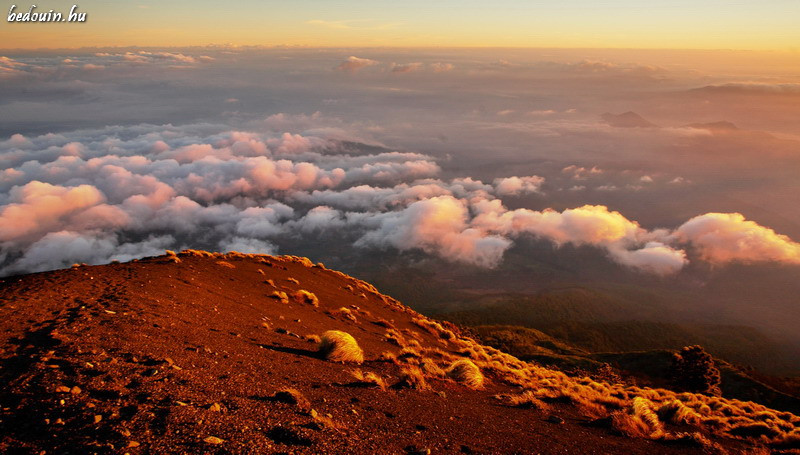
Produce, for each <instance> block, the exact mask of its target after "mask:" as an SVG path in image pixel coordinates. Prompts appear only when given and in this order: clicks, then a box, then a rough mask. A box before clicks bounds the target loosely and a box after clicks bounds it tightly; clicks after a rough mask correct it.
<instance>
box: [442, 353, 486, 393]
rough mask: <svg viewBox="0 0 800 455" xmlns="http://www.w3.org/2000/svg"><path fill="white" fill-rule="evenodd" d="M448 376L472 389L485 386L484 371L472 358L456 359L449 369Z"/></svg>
mask: <svg viewBox="0 0 800 455" xmlns="http://www.w3.org/2000/svg"><path fill="white" fill-rule="evenodd" d="M447 377H448V378H450V379H453V380H455V381H456V382H460V383H461V384H464V385H466V386H467V387H469V388H472V389H480V388H481V387H483V381H484V378H483V373H481V369H480V368H478V366H477V365H475V364H474V363H473V362H472V361H471V360H469V359H461V360H456V361H455V362H453V363H452V364H451V365H450V368H448V369H447Z"/></svg>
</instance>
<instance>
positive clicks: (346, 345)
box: [319, 330, 364, 363]
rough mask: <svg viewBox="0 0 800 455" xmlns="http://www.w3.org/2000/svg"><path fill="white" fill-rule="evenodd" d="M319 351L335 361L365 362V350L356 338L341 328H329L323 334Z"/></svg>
mask: <svg viewBox="0 0 800 455" xmlns="http://www.w3.org/2000/svg"><path fill="white" fill-rule="evenodd" d="M319 353H320V355H322V356H323V357H324V358H326V359H328V360H331V361H334V362H353V363H362V362H364V351H362V350H361V348H360V347H359V346H358V342H356V339H355V338H353V337H352V335H350V334H349V333H347V332H341V331H339V330H328V331H327V332H325V333H323V334H322V337H321V339H320V343H319Z"/></svg>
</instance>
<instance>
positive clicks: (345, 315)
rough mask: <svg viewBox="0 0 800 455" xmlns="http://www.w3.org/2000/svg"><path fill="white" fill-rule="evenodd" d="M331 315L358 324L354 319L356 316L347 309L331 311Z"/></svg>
mask: <svg viewBox="0 0 800 455" xmlns="http://www.w3.org/2000/svg"><path fill="white" fill-rule="evenodd" d="M331 315H333V316H339V317H343V318H345V319H349V320H351V321H353V322H358V319H357V318H356V315H355V314H353V312H352V311H350V309H349V308H345V307H341V308H339V309H338V310H333V311H331Z"/></svg>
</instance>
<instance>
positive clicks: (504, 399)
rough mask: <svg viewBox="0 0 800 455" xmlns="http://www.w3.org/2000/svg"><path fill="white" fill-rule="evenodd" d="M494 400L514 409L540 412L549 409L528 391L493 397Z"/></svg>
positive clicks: (548, 406) (547, 405)
mask: <svg viewBox="0 0 800 455" xmlns="http://www.w3.org/2000/svg"><path fill="white" fill-rule="evenodd" d="M494 398H495V399H496V400H498V401H499V402H500V403H502V404H503V405H505V406H512V407H515V408H529V409H538V410H540V411H547V410H549V409H550V405H549V404H547V403H545V402H544V401H542V400H540V399H539V398H537V397H536V394H535V393H533V392H532V391H530V390H528V391H525V392H523V393H521V394H519V395H509V394H500V395H495V396H494Z"/></svg>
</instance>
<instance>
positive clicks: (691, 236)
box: [674, 213, 800, 264]
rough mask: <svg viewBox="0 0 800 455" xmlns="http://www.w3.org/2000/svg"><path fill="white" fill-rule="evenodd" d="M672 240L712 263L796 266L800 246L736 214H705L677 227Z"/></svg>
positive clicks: (799, 257)
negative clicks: (785, 264) (766, 262)
mask: <svg viewBox="0 0 800 455" xmlns="http://www.w3.org/2000/svg"><path fill="white" fill-rule="evenodd" d="M674 235H675V237H676V238H677V239H678V240H679V241H681V242H685V243H689V244H691V245H692V246H693V247H694V248H695V249H697V250H698V252H699V253H700V255H701V256H702V257H703V259H705V260H707V261H709V262H712V263H719V264H722V263H727V262H745V263H747V262H760V261H772V262H783V263H789V264H800V243H797V242H794V241H792V240H791V239H790V238H789V237H787V236H785V235H781V234H778V233H776V232H775V231H774V230H772V229H770V228H768V227H764V226H761V225H759V224H758V223H756V222H755V221H750V220H747V219H745V217H744V216H743V215H742V214H740V213H707V214H705V215H701V216H697V217H694V218H692V219H691V220H689V221H687V222H686V223H684V224H683V225H681V226H680V227H679V228H678V229H677V230H676V231H675V234H674Z"/></svg>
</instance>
